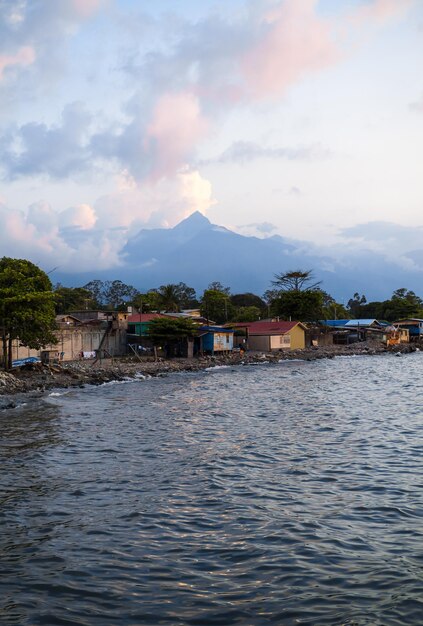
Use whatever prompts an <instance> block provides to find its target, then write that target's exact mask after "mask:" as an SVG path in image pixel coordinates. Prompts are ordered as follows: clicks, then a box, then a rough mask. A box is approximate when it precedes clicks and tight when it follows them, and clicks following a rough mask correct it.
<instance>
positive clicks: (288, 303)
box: [265, 269, 324, 322]
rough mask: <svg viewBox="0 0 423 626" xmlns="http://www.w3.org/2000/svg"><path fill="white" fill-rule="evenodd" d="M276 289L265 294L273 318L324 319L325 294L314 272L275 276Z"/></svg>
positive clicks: (291, 272) (288, 273) (294, 271)
mask: <svg viewBox="0 0 423 626" xmlns="http://www.w3.org/2000/svg"><path fill="white" fill-rule="evenodd" d="M272 284H273V285H274V287H275V289H273V290H269V291H267V292H266V293H265V298H266V299H267V301H268V304H269V306H270V313H271V315H272V316H278V317H282V318H283V319H286V320H300V321H304V322H306V321H314V320H318V319H320V318H321V317H322V308H323V301H324V292H323V291H322V290H321V289H320V288H319V285H320V281H316V280H315V278H314V276H313V272H312V270H300V269H298V270H290V271H289V272H285V273H281V274H275V280H273V281H272Z"/></svg>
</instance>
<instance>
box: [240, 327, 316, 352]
mask: <svg viewBox="0 0 423 626" xmlns="http://www.w3.org/2000/svg"><path fill="white" fill-rule="evenodd" d="M233 327H234V328H236V329H237V331H238V332H237V335H238V336H237V337H236V338H235V340H236V341H238V339H239V340H240V341H239V343H242V334H243V335H244V337H245V340H246V345H247V347H248V349H249V350H260V351H262V352H269V351H270V350H302V349H304V348H305V334H306V330H307V327H306V326H305V325H304V324H302V323H301V322H286V321H282V322H249V323H237V324H233Z"/></svg>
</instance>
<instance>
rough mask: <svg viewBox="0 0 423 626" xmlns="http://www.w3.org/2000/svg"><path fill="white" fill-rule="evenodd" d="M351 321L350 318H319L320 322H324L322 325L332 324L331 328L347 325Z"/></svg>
mask: <svg viewBox="0 0 423 626" xmlns="http://www.w3.org/2000/svg"><path fill="white" fill-rule="evenodd" d="M349 321H350V320H319V323H320V324H322V326H330V327H331V328H338V327H342V326H345V324H346V323H347V322H349Z"/></svg>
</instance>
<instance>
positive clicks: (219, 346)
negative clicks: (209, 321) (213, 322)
mask: <svg viewBox="0 0 423 626" xmlns="http://www.w3.org/2000/svg"><path fill="white" fill-rule="evenodd" d="M233 347H234V331H233V329H232V328H224V327H223V326H200V328H199V329H198V337H197V341H196V351H198V352H206V353H209V354H215V353H216V352H219V353H222V352H230V351H232V349H233Z"/></svg>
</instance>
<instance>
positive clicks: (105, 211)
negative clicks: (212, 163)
mask: <svg viewBox="0 0 423 626" xmlns="http://www.w3.org/2000/svg"><path fill="white" fill-rule="evenodd" d="M122 183H123V184H122ZM117 184H118V190H117V191H116V192H115V193H112V194H109V195H107V196H104V197H102V198H99V199H98V201H97V202H96V203H95V210H96V216H97V226H99V227H100V228H125V229H127V230H128V232H129V231H130V232H131V233H133V232H134V231H136V229H138V228H141V227H143V226H149V227H158V226H161V227H167V226H174V225H175V224H177V223H178V222H179V221H180V220H182V219H184V218H185V217H187V216H188V215H190V214H191V213H193V212H194V211H200V212H201V213H203V214H205V213H206V212H207V210H208V209H209V208H210V207H211V206H213V205H214V204H215V200H214V198H213V195H212V187H211V184H210V182H209V181H208V180H206V179H205V178H203V177H202V176H201V175H200V173H199V172H198V171H197V170H190V169H189V168H186V169H185V170H183V171H181V172H179V173H178V174H177V175H176V176H175V177H171V178H167V179H166V178H161V179H160V180H159V181H156V182H143V183H140V184H138V183H137V182H136V181H135V179H132V178H131V177H130V176H129V175H128V173H127V172H124V173H123V180H122V178H119V180H118V183H117Z"/></svg>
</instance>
